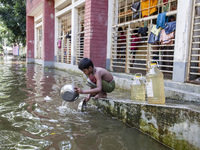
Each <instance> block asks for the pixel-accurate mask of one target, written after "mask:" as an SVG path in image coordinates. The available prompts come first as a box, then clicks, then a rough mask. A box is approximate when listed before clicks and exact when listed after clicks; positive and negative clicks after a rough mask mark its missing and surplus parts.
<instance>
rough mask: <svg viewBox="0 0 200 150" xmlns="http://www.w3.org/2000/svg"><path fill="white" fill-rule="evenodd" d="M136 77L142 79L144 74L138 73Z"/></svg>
mask: <svg viewBox="0 0 200 150" xmlns="http://www.w3.org/2000/svg"><path fill="white" fill-rule="evenodd" d="M134 79H142V74H141V73H136V74H135V76H134Z"/></svg>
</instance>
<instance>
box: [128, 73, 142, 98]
mask: <svg viewBox="0 0 200 150" xmlns="http://www.w3.org/2000/svg"><path fill="white" fill-rule="evenodd" d="M131 100H135V101H145V84H144V82H143V81H142V74H141V73H136V74H135V76H134V80H133V83H132V84H131Z"/></svg>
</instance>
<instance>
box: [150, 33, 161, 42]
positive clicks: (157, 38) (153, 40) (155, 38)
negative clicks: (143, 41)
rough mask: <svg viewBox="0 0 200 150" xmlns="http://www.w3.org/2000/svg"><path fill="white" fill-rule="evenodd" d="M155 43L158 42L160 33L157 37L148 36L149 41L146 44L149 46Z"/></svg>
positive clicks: (153, 35) (152, 34) (151, 34)
mask: <svg viewBox="0 0 200 150" xmlns="http://www.w3.org/2000/svg"><path fill="white" fill-rule="evenodd" d="M156 41H160V33H159V35H158V36H156V35H155V34H154V33H152V32H151V33H150V35H149V40H148V43H149V44H154V43H155V42H156Z"/></svg>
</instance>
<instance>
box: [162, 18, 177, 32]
mask: <svg viewBox="0 0 200 150" xmlns="http://www.w3.org/2000/svg"><path fill="white" fill-rule="evenodd" d="M175 30H176V21H172V22H166V24H165V33H166V34H170V33H171V32H173V31H175Z"/></svg>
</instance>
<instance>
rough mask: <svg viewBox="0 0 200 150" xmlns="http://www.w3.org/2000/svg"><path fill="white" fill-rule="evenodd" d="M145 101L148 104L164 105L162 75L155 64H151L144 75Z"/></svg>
mask: <svg viewBox="0 0 200 150" xmlns="http://www.w3.org/2000/svg"><path fill="white" fill-rule="evenodd" d="M146 90H147V101H148V103H149V104H165V90H164V80H163V73H162V72H161V71H160V70H159V69H158V67H157V64H156V63H151V65H150V69H149V71H148V72H147V74H146Z"/></svg>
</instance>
